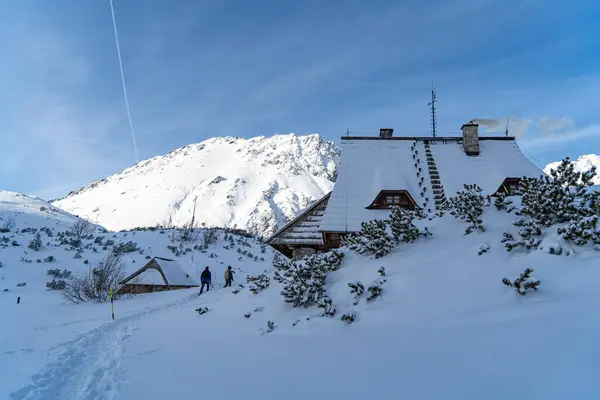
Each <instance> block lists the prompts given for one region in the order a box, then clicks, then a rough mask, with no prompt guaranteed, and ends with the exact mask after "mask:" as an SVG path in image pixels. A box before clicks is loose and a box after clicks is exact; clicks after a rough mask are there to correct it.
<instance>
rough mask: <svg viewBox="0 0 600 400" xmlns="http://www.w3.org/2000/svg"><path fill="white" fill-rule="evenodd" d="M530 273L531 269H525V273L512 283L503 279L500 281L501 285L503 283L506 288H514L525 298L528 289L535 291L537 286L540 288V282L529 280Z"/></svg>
mask: <svg viewBox="0 0 600 400" xmlns="http://www.w3.org/2000/svg"><path fill="white" fill-rule="evenodd" d="M532 272H533V268H526V269H525V272H523V273H522V274H521V275H520V276H519V277H518V278H517V279H515V280H514V281H513V282H511V281H510V280H509V279H507V278H504V279H502V283H504V284H505V285H506V286H509V287H512V288H514V289H515V290H516V291H517V293H519V294H520V295H522V296H525V295H526V294H527V291H528V290H529V289H533V290H535V291H537V290H538V286H540V281H534V280H530V279H531V273H532Z"/></svg>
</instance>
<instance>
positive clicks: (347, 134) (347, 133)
mask: <svg viewBox="0 0 600 400" xmlns="http://www.w3.org/2000/svg"><path fill="white" fill-rule="evenodd" d="M351 133H352V132H350V129H346V137H348V136H350V134H351Z"/></svg>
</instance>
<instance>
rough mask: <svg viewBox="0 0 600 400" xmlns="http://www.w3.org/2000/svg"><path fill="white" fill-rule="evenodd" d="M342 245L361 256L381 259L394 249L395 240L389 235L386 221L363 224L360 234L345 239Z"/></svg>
mask: <svg viewBox="0 0 600 400" xmlns="http://www.w3.org/2000/svg"><path fill="white" fill-rule="evenodd" d="M342 244H343V245H344V246H347V247H348V248H349V249H350V250H353V251H356V252H357V253H359V254H365V253H366V254H372V255H373V257H375V258H381V257H383V256H385V255H386V254H388V253H389V252H390V251H391V250H392V249H393V248H394V239H393V238H392V237H391V236H389V235H388V232H387V224H386V221H380V220H373V221H369V222H362V223H361V229H360V232H358V233H356V234H351V235H348V236H346V237H344V238H343V240H342Z"/></svg>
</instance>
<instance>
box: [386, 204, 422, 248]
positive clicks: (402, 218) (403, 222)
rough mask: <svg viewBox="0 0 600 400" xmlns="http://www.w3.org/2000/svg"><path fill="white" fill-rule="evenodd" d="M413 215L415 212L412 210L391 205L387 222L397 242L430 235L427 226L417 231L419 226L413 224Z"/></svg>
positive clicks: (406, 241)
mask: <svg viewBox="0 0 600 400" xmlns="http://www.w3.org/2000/svg"><path fill="white" fill-rule="evenodd" d="M415 217H417V214H416V213H415V212H414V211H411V210H407V209H405V208H401V207H392V210H391V212H390V217H389V219H388V221H387V223H388V225H389V226H390V230H391V231H392V236H393V237H394V239H395V240H396V242H397V243H412V242H414V241H416V240H417V239H418V238H419V237H420V236H430V235H431V233H430V232H429V231H428V230H427V228H425V230H424V231H423V232H421V231H419V228H417V227H416V226H415V225H414V224H413V220H414V219H415Z"/></svg>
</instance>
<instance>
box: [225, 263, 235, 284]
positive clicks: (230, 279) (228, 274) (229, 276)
mask: <svg viewBox="0 0 600 400" xmlns="http://www.w3.org/2000/svg"><path fill="white" fill-rule="evenodd" d="M231 282H233V271H232V270H231V265H230V266H229V267H227V270H226V271H225V287H227V286H229V287H231Z"/></svg>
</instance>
